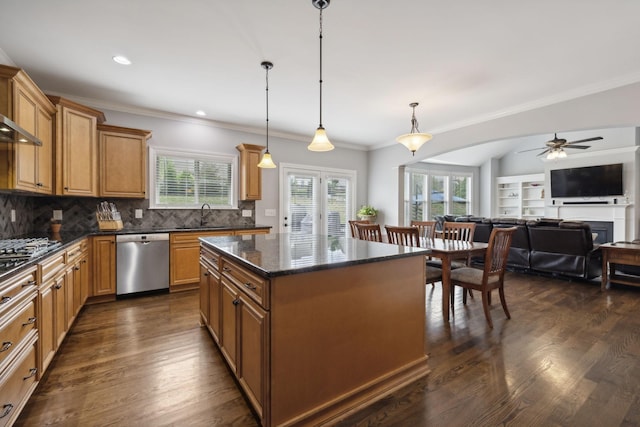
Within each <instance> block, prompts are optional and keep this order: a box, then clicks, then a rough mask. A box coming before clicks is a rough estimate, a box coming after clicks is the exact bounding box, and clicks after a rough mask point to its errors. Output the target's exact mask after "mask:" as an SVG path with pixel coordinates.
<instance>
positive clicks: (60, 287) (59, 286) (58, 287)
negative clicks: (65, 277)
mask: <svg viewBox="0 0 640 427" xmlns="http://www.w3.org/2000/svg"><path fill="white" fill-rule="evenodd" d="M54 288H56V289H62V285H55V286H54Z"/></svg>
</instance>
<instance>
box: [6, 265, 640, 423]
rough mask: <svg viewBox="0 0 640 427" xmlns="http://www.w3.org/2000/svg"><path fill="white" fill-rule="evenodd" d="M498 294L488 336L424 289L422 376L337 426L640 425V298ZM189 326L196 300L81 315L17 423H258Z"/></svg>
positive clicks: (135, 302) (547, 281) (542, 288)
mask: <svg viewBox="0 0 640 427" xmlns="http://www.w3.org/2000/svg"><path fill="white" fill-rule="evenodd" d="M496 296H497V295H496ZM506 296H507V302H508V304H509V309H510V311H511V315H512V319H510V320H508V319H506V318H505V316H504V313H503V312H502V308H501V307H500V304H499V302H497V301H495V300H496V299H497V298H494V302H493V305H492V306H491V315H492V317H493V321H494V329H490V328H488V326H487V324H486V321H485V318H484V314H483V311H482V303H481V301H480V299H479V298H476V299H471V298H470V299H469V300H468V303H467V305H466V306H464V305H463V304H462V296H461V293H460V292H457V293H456V300H455V310H454V312H453V317H452V319H451V322H450V323H444V322H443V321H442V307H441V301H442V300H441V289H440V287H439V286H438V285H436V287H434V288H431V287H430V286H429V287H428V288H427V292H426V300H425V310H426V312H427V325H426V326H427V330H426V335H427V352H428V354H429V356H430V360H429V364H430V367H431V370H432V371H431V373H430V374H429V376H428V377H427V378H423V379H419V380H417V381H416V382H415V383H413V384H411V385H409V386H407V387H404V388H402V389H400V390H397V391H396V392H394V393H392V394H390V395H388V396H386V397H384V398H383V399H381V400H379V401H378V402H376V403H374V404H372V405H371V406H369V407H367V408H365V409H363V410H361V411H359V412H356V413H354V414H351V415H350V416H349V417H348V418H345V419H344V420H342V421H340V422H339V423H338V425H339V426H342V427H345V426H402V427H404V426H444V425H446V426H453V427H455V426H487V425H491V426H493V425H506V426H522V425H527V426H545V427H546V426H576V425H580V426H602V425H606V426H636V425H639V424H640V409H638V408H639V407H640V357H639V356H640V316H637V313H638V312H639V311H640V289H636V288H626V287H621V286H614V287H612V288H611V289H610V290H608V291H606V292H600V288H599V284H598V283H589V282H583V281H566V280H561V279H556V278H550V277H544V276H534V275H523V274H519V273H512V272H511V273H508V274H507V278H506ZM198 322H199V318H198V292H185V293H176V294H170V295H158V296H151V297H144V298H138V299H130V300H123V301H116V302H111V303H104V304H98V305H92V306H87V307H85V309H83V311H82V313H81V314H80V316H79V318H78V320H77V321H76V324H75V325H74V326H73V328H72V330H71V331H70V333H69V335H68V337H67V339H66V341H65V342H64V344H63V346H62V347H61V349H60V350H59V352H58V354H57V355H56V357H55V358H54V360H53V362H52V364H51V367H50V368H49V371H48V372H47V374H46V375H45V377H44V378H43V380H42V381H41V383H40V385H39V386H38V388H37V390H36V392H35V394H34V395H33V396H32V398H31V399H30V401H29V403H28V404H27V406H26V407H25V409H24V411H23V413H22V414H21V416H20V417H19V419H18V421H17V423H16V425H17V426H41V425H53V426H65V427H66V426H133V425H136V426H137V425H141V426H147V425H153V426H183V425H188V426H213V425H224V426H242V427H244V426H256V425H257V422H256V419H255V417H254V416H253V414H252V412H251V411H250V409H249V407H248V406H247V403H246V400H245V399H244V397H243V395H242V394H241V392H240V391H239V387H238V385H237V383H236V382H235V381H234V379H233V377H232V375H231V374H230V372H229V370H228V368H227V367H226V365H225V363H224V360H223V359H222V357H221V355H220V353H219V351H218V349H217V348H216V346H215V344H214V343H213V341H212V339H211V337H210V336H209V334H208V332H207V331H206V329H204V328H202V327H201V326H200V325H199V323H198ZM372 357H375V356H372Z"/></svg>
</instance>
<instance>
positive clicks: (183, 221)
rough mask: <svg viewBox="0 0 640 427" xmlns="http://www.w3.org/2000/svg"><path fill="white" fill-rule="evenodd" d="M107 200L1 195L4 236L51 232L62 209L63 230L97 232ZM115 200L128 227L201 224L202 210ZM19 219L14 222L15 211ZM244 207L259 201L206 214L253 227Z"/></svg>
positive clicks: (222, 222)
mask: <svg viewBox="0 0 640 427" xmlns="http://www.w3.org/2000/svg"><path fill="white" fill-rule="evenodd" d="M103 200H105V199H99V198H86V197H33V196H17V195H14V194H0V233H1V236H0V238H3V239H7V238H12V237H16V236H20V235H28V234H32V233H41V232H47V231H48V230H49V221H50V220H51V217H52V216H53V210H58V209H59V210H62V229H63V231H64V230H76V231H87V232H91V231H97V230H98V221H97V220H96V215H95V212H96V205H97V204H98V203H100V202H101V201H103ZM108 201H109V202H111V203H115V205H116V207H117V208H118V211H120V214H121V216H122V222H123V224H124V228H125V230H136V229H140V230H147V229H150V228H159V227H163V228H177V227H190V226H193V227H197V226H199V225H200V209H149V201H148V200H140V199H108ZM12 209H13V210H15V212H16V221H15V222H11V210H12ZM136 209H142V213H143V216H142V218H141V219H136V218H135V210H136ZM242 210H251V211H255V202H253V201H245V202H243V201H240V202H239V204H238V209H225V210H212V211H211V212H210V213H206V212H205V214H206V216H205V218H206V220H207V221H206V223H207V225H210V226H251V225H254V224H255V212H254V215H252V216H251V217H243V216H242Z"/></svg>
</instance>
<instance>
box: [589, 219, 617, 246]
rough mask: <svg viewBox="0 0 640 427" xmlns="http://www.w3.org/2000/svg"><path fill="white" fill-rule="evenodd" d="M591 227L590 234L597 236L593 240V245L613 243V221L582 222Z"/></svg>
mask: <svg viewBox="0 0 640 427" xmlns="http://www.w3.org/2000/svg"><path fill="white" fill-rule="evenodd" d="M584 222H586V223H587V224H589V225H590V226H591V232H592V233H597V234H598V236H597V237H596V238H595V239H593V243H607V242H613V241H614V240H615V239H614V237H613V221H584Z"/></svg>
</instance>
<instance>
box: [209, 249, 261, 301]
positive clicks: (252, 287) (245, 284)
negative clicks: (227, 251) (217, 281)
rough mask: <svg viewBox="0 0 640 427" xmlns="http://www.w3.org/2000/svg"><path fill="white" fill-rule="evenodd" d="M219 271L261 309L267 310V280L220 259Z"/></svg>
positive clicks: (224, 259)
mask: <svg viewBox="0 0 640 427" xmlns="http://www.w3.org/2000/svg"><path fill="white" fill-rule="evenodd" d="M220 271H221V272H222V274H223V275H224V276H226V277H227V278H228V279H229V280H230V281H231V282H232V283H233V284H234V285H236V286H237V287H238V288H239V289H241V290H242V291H243V292H244V293H246V294H247V295H249V297H250V298H251V299H253V300H254V301H255V302H257V303H258V304H260V305H261V306H262V307H263V308H265V309H267V310H268V309H269V298H268V292H269V280H267V279H263V278H262V277H259V276H257V275H255V274H253V273H251V272H250V271H248V270H246V269H244V268H242V267H240V266H238V265H236V264H234V263H233V262H231V261H229V260H228V259H226V258H220Z"/></svg>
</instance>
